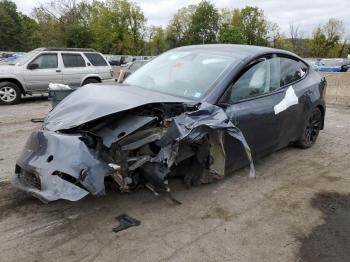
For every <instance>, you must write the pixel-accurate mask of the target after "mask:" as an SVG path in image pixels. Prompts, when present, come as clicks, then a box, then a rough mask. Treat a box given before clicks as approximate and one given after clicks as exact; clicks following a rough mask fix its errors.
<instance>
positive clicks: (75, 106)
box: [44, 84, 190, 131]
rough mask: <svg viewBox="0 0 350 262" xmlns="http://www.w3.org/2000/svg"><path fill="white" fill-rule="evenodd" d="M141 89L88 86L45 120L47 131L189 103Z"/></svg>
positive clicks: (55, 109) (99, 85) (67, 99)
mask: <svg viewBox="0 0 350 262" xmlns="http://www.w3.org/2000/svg"><path fill="white" fill-rule="evenodd" d="M189 101H190V100H186V99H185V98H180V97H175V96H171V95H166V94H162V93H159V92H154V91H150V90H146V89H143V88H139V87H136V86H129V85H122V84H114V85H106V84H89V85H86V86H84V87H81V88H79V89H78V90H76V91H74V92H73V93H72V94H70V95H69V96H67V97H66V98H65V99H64V100H63V101H62V102H60V103H59V104H58V105H57V106H56V107H55V108H54V109H53V110H52V111H51V112H50V113H49V114H48V116H47V117H46V119H45V121H44V124H45V128H46V129H48V130H51V131H57V130H63V129H70V128H73V127H76V126H79V125H81V124H84V123H87V122H90V121H92V120H95V119H98V118H100V117H104V116H107V115H111V114H115V113H118V112H122V111H125V110H129V109H132V108H135V107H139V106H142V105H146V104H152V103H179V102H180V103H181V102H189Z"/></svg>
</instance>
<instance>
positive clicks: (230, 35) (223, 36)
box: [218, 25, 247, 44]
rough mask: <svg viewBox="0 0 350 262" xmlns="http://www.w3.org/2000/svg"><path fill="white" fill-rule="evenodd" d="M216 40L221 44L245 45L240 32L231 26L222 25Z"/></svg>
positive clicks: (244, 39)
mask: <svg viewBox="0 0 350 262" xmlns="http://www.w3.org/2000/svg"><path fill="white" fill-rule="evenodd" d="M218 40H219V43H223V44H245V43H246V42H247V40H246V38H245V36H244V35H243V33H242V31H241V30H240V29H239V28H238V27H234V26H232V25H223V26H222V27H221V28H220V31H219V35H218Z"/></svg>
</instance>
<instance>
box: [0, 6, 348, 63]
mask: <svg viewBox="0 0 350 262" xmlns="http://www.w3.org/2000/svg"><path fill="white" fill-rule="evenodd" d="M346 40H347V39H346V38H345V37H344V28H343V23H342V21H340V20H337V19H330V20H329V21H327V22H326V23H325V24H324V25H321V26H318V27H317V28H316V29H315V31H314V33H313V35H312V37H311V38H304V37H303V36H302V33H301V32H300V31H299V26H294V25H293V24H291V25H290V37H289V38H286V37H285V36H284V35H283V34H281V33H280V28H279V26H278V25H277V24H276V23H272V22H270V21H268V20H267V18H266V17H265V16H264V12H263V10H261V9H259V8H258V7H253V6H246V7H244V8H241V9H239V8H234V9H227V8H226V9H221V10H220V12H219V11H218V10H217V9H216V8H215V5H214V4H213V3H211V2H209V1H208V0H203V1H202V2H200V3H199V4H197V5H189V6H187V7H183V8H180V9H179V10H177V12H176V13H175V14H174V16H173V17H172V19H171V20H170V22H169V24H168V26H167V27H166V28H165V29H163V28H162V27H155V26H149V27H147V26H146V18H145V16H144V14H143V12H142V10H141V8H140V6H138V5H137V4H136V3H134V2H132V0H106V1H99V0H92V2H91V0H51V2H45V4H41V5H38V6H37V7H35V8H34V9H33V10H32V14H31V17H28V16H26V15H24V14H21V13H20V12H18V11H17V7H16V4H14V3H13V2H11V1H10V0H0V50H5V51H6V50H9V51H10V50H12V51H29V50H32V49H34V48H36V47H39V46H47V47H92V48H95V49H96V50H98V51H100V52H103V53H111V54H126V55H127V54H130V55H158V54H160V53H162V52H164V51H166V50H167V49H169V48H174V47H178V46H184V45H189V44H203V43H206V44H209V43H230V44H249V45H260V46H271V47H275V48H281V49H286V50H290V51H293V52H295V53H297V54H299V55H300V56H303V57H310V56H314V57H340V56H347V54H348V53H349V52H350V45H349V44H347V41H346Z"/></svg>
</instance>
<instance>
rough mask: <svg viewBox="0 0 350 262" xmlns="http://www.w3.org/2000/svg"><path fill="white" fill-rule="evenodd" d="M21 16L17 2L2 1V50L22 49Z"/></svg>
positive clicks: (0, 25)
mask: <svg viewBox="0 0 350 262" xmlns="http://www.w3.org/2000/svg"><path fill="white" fill-rule="evenodd" d="M21 32H22V28H21V17H20V15H19V13H18V12H17V6H16V4H15V3H13V2H10V1H7V0H1V1H0V50H5V51H12V50H21V49H22V48H21Z"/></svg>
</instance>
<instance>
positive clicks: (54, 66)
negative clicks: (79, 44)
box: [23, 53, 63, 91]
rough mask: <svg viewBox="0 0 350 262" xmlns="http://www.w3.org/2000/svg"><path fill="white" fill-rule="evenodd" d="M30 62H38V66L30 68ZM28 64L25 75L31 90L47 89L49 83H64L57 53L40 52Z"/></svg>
mask: <svg viewBox="0 0 350 262" xmlns="http://www.w3.org/2000/svg"><path fill="white" fill-rule="evenodd" d="M30 64H37V68H35V69H28V66H29V65H30ZM28 66H27V68H26V69H25V70H24V74H23V77H24V79H25V82H26V85H27V88H28V90H30V91H44V90H46V91H47V89H48V87H49V83H63V80H62V72H61V69H60V67H59V63H58V56H57V53H43V54H40V55H39V56H37V57H36V58H35V59H34V60H32V61H31V62H30V63H29V64H28Z"/></svg>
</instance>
